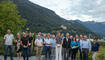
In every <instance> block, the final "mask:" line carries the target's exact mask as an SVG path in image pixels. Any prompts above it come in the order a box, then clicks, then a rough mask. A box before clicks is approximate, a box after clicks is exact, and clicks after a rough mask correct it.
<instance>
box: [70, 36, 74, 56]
mask: <svg viewBox="0 0 105 60" xmlns="http://www.w3.org/2000/svg"><path fill="white" fill-rule="evenodd" d="M69 39H70V41H73V36H72V35H71V36H70V37H69ZM71 52H72V51H71V46H70V49H69V57H71Z"/></svg>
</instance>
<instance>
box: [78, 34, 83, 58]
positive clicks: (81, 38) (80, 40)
mask: <svg viewBox="0 0 105 60" xmlns="http://www.w3.org/2000/svg"><path fill="white" fill-rule="evenodd" d="M82 40H83V36H82V35H80V38H79V41H78V42H79V45H80V42H82ZM79 52H80V60H83V59H82V49H81V46H79Z"/></svg>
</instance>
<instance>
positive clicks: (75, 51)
mask: <svg viewBox="0 0 105 60" xmlns="http://www.w3.org/2000/svg"><path fill="white" fill-rule="evenodd" d="M77 51H78V49H72V55H71V60H75V59H76V53H77Z"/></svg>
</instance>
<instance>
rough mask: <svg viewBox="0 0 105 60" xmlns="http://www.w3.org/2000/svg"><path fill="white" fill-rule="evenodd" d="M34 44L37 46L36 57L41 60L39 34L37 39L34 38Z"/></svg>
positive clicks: (41, 44)
mask: <svg viewBox="0 0 105 60" xmlns="http://www.w3.org/2000/svg"><path fill="white" fill-rule="evenodd" d="M35 46H36V47H37V57H38V60H41V54H42V47H43V41H42V39H41V37H40V35H38V36H37V39H36V40H35Z"/></svg>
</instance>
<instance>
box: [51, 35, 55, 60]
mask: <svg viewBox="0 0 105 60" xmlns="http://www.w3.org/2000/svg"><path fill="white" fill-rule="evenodd" d="M55 47H56V39H55V35H52V38H51V56H52V59H54V60H55Z"/></svg>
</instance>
